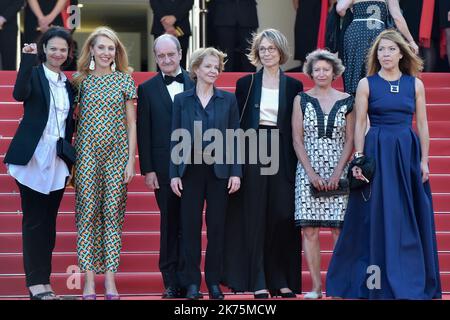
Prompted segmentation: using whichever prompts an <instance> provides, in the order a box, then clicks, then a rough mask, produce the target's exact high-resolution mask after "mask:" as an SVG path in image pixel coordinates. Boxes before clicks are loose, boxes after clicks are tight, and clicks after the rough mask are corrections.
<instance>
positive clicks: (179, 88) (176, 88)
mask: <svg viewBox="0 0 450 320" xmlns="http://www.w3.org/2000/svg"><path fill="white" fill-rule="evenodd" d="M180 73H182V72H181V68H178V72H177V74H176V76H177V75H179V74H180ZM162 75H163V78H164V76H165V74H164V73H162ZM166 88H167V91H169V94H170V98H171V99H172V102H173V99H174V98H175V95H177V94H179V93H181V92H183V91H184V83H179V82H176V81H174V82H172V83H171V84H169V85H168V86H167V85H166Z"/></svg>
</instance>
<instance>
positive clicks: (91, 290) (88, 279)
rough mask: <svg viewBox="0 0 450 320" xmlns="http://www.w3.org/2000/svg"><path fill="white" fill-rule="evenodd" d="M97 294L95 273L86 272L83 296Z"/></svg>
mask: <svg viewBox="0 0 450 320" xmlns="http://www.w3.org/2000/svg"><path fill="white" fill-rule="evenodd" d="M92 294H95V272H94V271H86V273H85V275H84V290H83V295H84V296H86V295H92Z"/></svg>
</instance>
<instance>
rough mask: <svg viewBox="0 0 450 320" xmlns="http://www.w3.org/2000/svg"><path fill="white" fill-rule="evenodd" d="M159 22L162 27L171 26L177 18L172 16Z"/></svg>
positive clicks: (165, 17)
mask: <svg viewBox="0 0 450 320" xmlns="http://www.w3.org/2000/svg"><path fill="white" fill-rule="evenodd" d="M160 21H161V23H162V24H163V25H168V26H173V25H174V24H175V22H177V18H175V16H174V15H170V16H164V17H162V18H161V20H160Z"/></svg>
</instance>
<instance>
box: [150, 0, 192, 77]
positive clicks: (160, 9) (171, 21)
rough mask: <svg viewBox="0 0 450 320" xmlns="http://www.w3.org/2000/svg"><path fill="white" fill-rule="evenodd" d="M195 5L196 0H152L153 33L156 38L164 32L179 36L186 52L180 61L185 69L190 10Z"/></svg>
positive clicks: (189, 34)
mask: <svg viewBox="0 0 450 320" xmlns="http://www.w3.org/2000/svg"><path fill="white" fill-rule="evenodd" d="M193 5H194V0H150V7H151V8H152V10H153V25H152V30H151V34H153V36H154V37H155V39H156V38H157V37H159V36H160V35H162V34H164V33H168V34H171V35H173V36H175V37H177V38H178V41H179V42H180V44H181V51H182V52H184V53H185V54H184V55H183V56H182V57H181V63H180V64H181V66H182V68H184V69H186V53H187V52H188V49H189V37H190V36H191V24H190V22H189V11H190V10H191V9H192V6H193Z"/></svg>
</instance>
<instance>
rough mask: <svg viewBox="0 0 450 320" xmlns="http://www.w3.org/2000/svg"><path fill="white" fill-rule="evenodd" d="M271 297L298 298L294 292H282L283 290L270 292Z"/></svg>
mask: <svg viewBox="0 0 450 320" xmlns="http://www.w3.org/2000/svg"><path fill="white" fill-rule="evenodd" d="M270 296H271V297H272V298H276V297H281V298H284V299H294V298H297V295H296V294H295V293H293V292H292V291H289V292H281V290H275V291H272V290H271V291H270Z"/></svg>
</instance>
